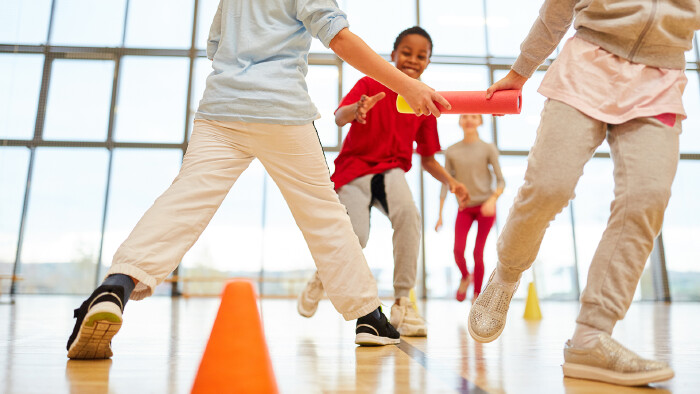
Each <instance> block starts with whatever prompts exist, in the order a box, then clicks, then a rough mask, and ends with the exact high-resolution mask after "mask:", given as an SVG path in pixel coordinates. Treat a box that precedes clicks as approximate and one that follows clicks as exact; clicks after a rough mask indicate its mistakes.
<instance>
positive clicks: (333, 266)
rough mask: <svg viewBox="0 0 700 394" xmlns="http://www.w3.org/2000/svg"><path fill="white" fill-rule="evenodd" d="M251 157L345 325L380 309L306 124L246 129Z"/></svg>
mask: <svg viewBox="0 0 700 394" xmlns="http://www.w3.org/2000/svg"><path fill="white" fill-rule="evenodd" d="M250 127H251V128H254V129H255V143H254V145H255V147H254V154H255V155H256V156H257V157H258V159H260V162H261V163H262V164H263V166H265V169H266V170H267V172H268V173H269V174H270V176H271V177H272V179H273V180H274V181H275V183H276V184H277V186H278V187H279V189H280V191H281V192H282V195H283V196H284V198H285V200H286V201H287V204H288V205H289V209H290V210H291V212H292V215H293V216H294V219H295V221H296V223H297V225H298V226H299V229H300V230H301V232H302V233H303V235H304V239H305V240H306V243H307V244H308V246H309V250H310V251H311V255H312V256H313V258H314V262H315V263H316V267H317V268H318V274H319V276H320V278H321V280H322V282H323V287H324V288H325V290H326V294H328V298H330V300H331V303H333V306H334V307H335V308H336V309H337V310H338V312H340V313H342V315H343V317H344V318H345V319H346V320H352V319H357V318H359V317H362V316H365V315H367V314H369V313H370V312H372V311H374V310H375V309H377V307H379V305H380V304H381V302H380V300H379V298H378V297H377V285H376V283H375V281H374V277H373V276H372V273H371V271H370V270H369V267H368V266H367V262H366V260H365V257H364V255H363V253H362V248H361V247H360V243H359V242H358V240H357V236H356V235H355V233H354V232H353V228H352V224H351V223H350V218H349V216H348V214H347V212H346V210H345V207H344V206H343V205H342V204H340V201H339V200H338V195H337V194H336V193H335V191H334V190H333V184H332V183H331V180H330V174H329V173H328V167H327V165H326V160H325V157H324V156H323V150H322V149H321V145H320V143H319V140H318V135H317V134H316V130H315V129H314V127H313V126H312V125H311V124H308V125H304V126H282V125H268V124H251V125H250Z"/></svg>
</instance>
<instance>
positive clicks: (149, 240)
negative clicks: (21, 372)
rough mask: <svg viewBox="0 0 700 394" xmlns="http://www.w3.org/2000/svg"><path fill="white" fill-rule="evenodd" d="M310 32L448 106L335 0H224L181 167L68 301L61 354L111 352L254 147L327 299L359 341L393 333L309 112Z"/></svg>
mask: <svg viewBox="0 0 700 394" xmlns="http://www.w3.org/2000/svg"><path fill="white" fill-rule="evenodd" d="M312 37H315V38H318V39H319V40H321V41H322V42H323V44H324V45H325V46H326V47H330V48H331V49H332V50H333V51H334V52H335V53H336V54H338V56H340V57H341V58H343V59H344V60H345V61H347V62H348V63H349V64H351V65H353V66H355V67H357V68H358V69H359V70H360V71H362V72H364V73H367V74H369V75H372V76H374V77H375V78H376V79H377V80H379V81H381V82H382V83H384V84H386V86H388V87H389V88H391V89H394V90H396V91H397V92H399V93H401V94H402V95H404V96H405V97H406V99H407V100H408V102H409V103H410V105H411V108H414V109H415V110H416V113H417V114H423V115H430V114H434V115H435V116H439V115H440V113H439V111H438V110H437V108H436V107H435V104H434V103H433V100H435V101H437V102H439V103H441V104H442V103H444V104H443V105H447V106H449V103H447V101H446V100H445V99H444V98H442V97H441V96H440V95H439V94H437V93H435V92H434V91H433V90H432V89H431V88H429V87H428V86H426V85H424V84H423V83H421V82H420V81H417V80H416V79H414V78H410V77H408V76H406V75H405V74H403V73H401V72H399V71H398V70H396V68H394V67H392V66H391V64H389V63H388V62H386V61H384V60H383V59H382V58H381V57H380V56H379V55H377V54H376V53H375V52H373V51H372V50H371V49H370V48H369V47H368V46H367V45H366V44H365V43H364V42H363V41H362V40H361V39H360V38H358V37H357V36H356V35H354V34H353V33H351V32H350V31H349V30H348V22H347V18H346V15H345V14H344V13H343V12H342V11H341V10H340V9H338V8H337V5H336V3H335V1H332V0H324V1H320V0H319V1H314V0H296V1H292V0H222V1H221V2H220V3H219V7H218V10H217V11H216V14H215V16H214V21H213V23H212V26H211V31H210V34H209V41H208V46H207V57H208V58H209V59H211V60H213V69H214V71H213V72H212V73H211V74H210V75H209V77H208V78H207V86H206V90H205V92H204V97H203V98H202V100H201V101H200V104H199V109H198V111H197V114H196V117H195V122H194V129H193V132H192V138H191V141H190V143H189V146H188V148H187V153H186V154H185V157H184V160H183V163H182V168H181V169H180V173H179V174H178V176H177V177H176V178H175V180H174V181H173V183H172V185H171V186H170V187H169V188H168V189H167V190H166V191H165V192H164V193H163V194H162V195H161V196H160V197H159V198H158V199H157V200H156V201H155V203H154V204H153V206H152V207H151V208H150V209H149V210H148V211H147V212H146V213H145V214H144V216H143V217H142V218H141V220H140V221H139V222H138V224H137V225H136V227H135V228H134V229H133V231H132V232H131V234H130V235H129V237H128V238H127V239H126V241H124V243H123V244H122V245H121V246H120V247H119V249H118V250H117V252H116V253H115V255H114V259H113V261H112V266H111V268H110V269H109V272H108V276H107V277H106V279H105V280H104V282H103V283H102V285H101V286H99V287H98V288H97V289H96V290H95V291H94V292H93V293H92V295H90V297H89V298H88V299H87V300H86V301H85V302H84V303H83V304H82V305H81V306H80V308H78V309H76V310H75V314H74V315H75V316H74V317H75V318H76V319H77V321H76V324H75V328H74V330H73V333H72V334H71V336H70V339H69V340H68V346H67V347H68V357H69V358H79V359H98V358H108V357H111V356H112V350H111V347H110V341H111V339H112V337H113V336H114V334H115V333H116V332H117V331H118V330H119V328H120V327H121V324H122V312H123V310H124V305H125V304H126V302H127V301H128V300H129V298H131V299H134V300H140V299H143V298H145V297H147V296H150V295H151V294H153V290H154V289H155V287H156V286H157V285H158V284H159V283H161V282H162V281H163V280H164V279H165V278H166V277H167V276H168V275H169V274H170V273H171V272H172V271H173V270H174V269H175V267H177V265H178V264H179V263H180V261H181V259H182V257H183V255H184V254H185V252H187V250H188V249H190V247H191V246H192V244H193V243H194V242H195V241H196V240H197V238H198V237H199V236H200V234H201V233H202V231H203V230H204V228H205V227H206V226H207V224H208V223H209V220H210V219H211V217H212V216H213V215H214V213H215V212H216V210H217V209H218V207H219V205H220V204H221V202H222V200H223V199H224V197H225V196H226V194H227V193H228V191H229V189H230V188H231V187H232V186H233V184H234V183H235V181H236V179H237V178H238V177H239V175H240V174H241V173H242V172H243V171H244V170H245V169H246V167H248V165H249V164H250V162H251V161H252V160H253V159H255V158H257V159H258V160H260V162H261V163H262V164H263V166H264V167H265V169H266V170H267V172H268V173H269V174H270V176H271V177H272V179H273V180H274V181H275V183H276V184H277V186H278V187H279V189H280V190H281V192H282V194H283V195H284V198H285V200H286V201H287V203H288V205H289V208H290V209H291V211H292V214H293V216H294V219H295V220H296V223H297V225H298V226H299V228H300V229H301V231H302V233H303V234H304V238H305V239H306V242H307V244H308V247H309V249H310V251H311V254H312V256H313V258H314V262H315V263H316V265H317V267H318V270H319V275H320V277H321V278H322V280H323V282H324V283H325V284H326V289H327V291H328V296H329V298H330V299H331V302H332V303H333V305H334V306H335V308H336V309H337V310H338V312H340V313H341V314H342V315H343V317H344V318H345V319H347V320H351V319H357V328H356V334H357V335H356V338H355V341H356V343H358V344H361V345H365V344H369V345H386V344H394V343H398V342H399V341H400V339H399V334H398V332H396V330H395V329H394V328H393V327H392V326H391V324H389V322H388V321H387V319H386V317H385V316H384V314H383V313H381V310H380V309H379V305H380V300H379V298H378V297H377V287H376V283H375V282H374V279H373V277H372V273H371V272H370V270H369V267H368V266H367V262H366V261H365V258H364V255H363V253H362V248H361V247H360V244H359V242H358V241H357V237H356V236H355V234H354V233H353V230H352V225H351V223H350V219H349V218H348V215H347V213H346V211H345V207H344V206H343V205H341V204H340V202H339V201H338V197H337V195H336V194H335V192H334V191H333V184H332V183H331V180H330V177H329V173H328V167H327V166H326V161H325V158H324V156H323V151H322V149H321V145H320V143H319V139H318V136H317V134H316V130H315V129H314V126H313V123H312V122H313V121H314V120H315V119H318V118H319V114H318V112H317V110H316V107H315V106H314V105H313V104H312V102H311V99H310V98H309V95H308V93H307V89H306V83H305V80H304V78H305V76H306V72H307V69H308V64H307V57H308V50H309V46H310V44H311V39H312ZM410 118H411V119H426V118H419V117H416V116H410ZM431 118H432V117H431Z"/></svg>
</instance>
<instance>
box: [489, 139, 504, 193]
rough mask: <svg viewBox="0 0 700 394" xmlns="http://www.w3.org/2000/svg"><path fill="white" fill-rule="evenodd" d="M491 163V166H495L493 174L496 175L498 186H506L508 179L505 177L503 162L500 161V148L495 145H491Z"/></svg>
mask: <svg viewBox="0 0 700 394" xmlns="http://www.w3.org/2000/svg"><path fill="white" fill-rule="evenodd" d="M489 163H490V164H491V168H493V174H494V175H496V188H497V189H498V188H505V187H506V180H505V179H504V178H503V173H502V172H501V164H500V163H499V162H498V149H497V148H496V147H495V146H494V145H491V154H490V155H489Z"/></svg>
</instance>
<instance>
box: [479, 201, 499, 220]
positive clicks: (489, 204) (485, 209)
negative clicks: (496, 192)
mask: <svg viewBox="0 0 700 394" xmlns="http://www.w3.org/2000/svg"><path fill="white" fill-rule="evenodd" d="M481 214H482V215H484V216H487V217H491V216H494V215H496V201H495V200H493V199H491V198H489V199H488V200H486V202H485V203H483V204H482V205H481Z"/></svg>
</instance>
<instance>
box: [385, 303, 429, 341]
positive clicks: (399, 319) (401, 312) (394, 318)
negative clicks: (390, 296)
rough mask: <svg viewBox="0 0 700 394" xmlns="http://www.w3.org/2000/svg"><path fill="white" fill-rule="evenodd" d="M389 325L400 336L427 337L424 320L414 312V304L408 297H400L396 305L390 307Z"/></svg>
mask: <svg viewBox="0 0 700 394" xmlns="http://www.w3.org/2000/svg"><path fill="white" fill-rule="evenodd" d="M391 325H393V326H394V327H396V329H397V330H398V331H399V333H400V334H401V335H404V336H407V337H425V336H428V328H427V327H426V326H425V320H423V318H422V317H421V316H420V315H419V314H418V312H416V309H415V306H414V304H413V303H412V302H411V300H410V299H409V298H408V297H401V298H400V299H399V303H398V304H394V305H392V306H391Z"/></svg>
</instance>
